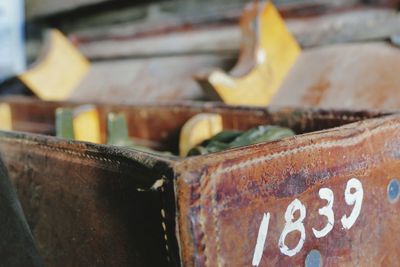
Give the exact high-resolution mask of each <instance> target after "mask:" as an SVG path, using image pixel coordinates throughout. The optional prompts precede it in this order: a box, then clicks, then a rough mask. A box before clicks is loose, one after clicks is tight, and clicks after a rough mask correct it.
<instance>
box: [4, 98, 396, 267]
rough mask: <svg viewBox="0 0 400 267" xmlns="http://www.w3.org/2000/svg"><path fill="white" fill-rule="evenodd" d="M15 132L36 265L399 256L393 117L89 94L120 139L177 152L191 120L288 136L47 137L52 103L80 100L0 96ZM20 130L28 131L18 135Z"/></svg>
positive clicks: (16, 179) (13, 170) (11, 160)
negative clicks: (202, 143)
mask: <svg viewBox="0 0 400 267" xmlns="http://www.w3.org/2000/svg"><path fill="white" fill-rule="evenodd" d="M0 102H3V103H8V104H9V105H10V107H11V111H12V122H13V127H14V130H15V131H14V132H4V131H3V132H0V156H1V158H2V159H3V160H4V161H5V163H6V166H7V169H8V172H9V175H10V177H11V179H12V181H13V183H14V185H15V186H16V188H17V193H18V196H19V198H20V200H21V203H22V206H23V209H24V212H25V214H26V216H27V219H28V222H29V225H30V227H31V229H32V232H33V235H34V237H35V239H36V242H37V245H38V248H39V252H40V254H41V256H42V257H43V259H44V261H45V263H46V265H49V266H59V265H63V266H93V265H96V266H128V265H129V266H179V265H183V266H298V265H303V264H304V263H305V262H306V261H307V260H311V261H312V260H317V261H322V263H323V265H324V266H365V265H369V266H371V265H374V266H376V265H385V266H389V265H391V266H393V265H396V264H398V261H397V251H398V247H400V238H399V237H397V234H396V233H397V229H398V221H399V219H400V218H399V213H398V210H399V208H400V206H399V205H400V204H399V202H398V201H397V198H398V194H399V183H398V180H397V178H398V177H400V167H399V166H400V164H399V163H400V154H399V151H400V117H399V115H396V114H394V115H393V114H392V115H391V114H388V113H384V112H372V111H370V112H365V111H333V110H312V109H293V108H281V109H279V108H278V109H274V108H270V109H266V108H247V107H227V106H223V105H221V104H213V103H208V104H200V103H186V104H185V103H181V104H178V103H169V104H160V103H158V104H139V103H138V104H136V105H113V104H101V103H97V104H96V103H94V105H95V106H96V107H97V109H98V111H99V113H100V115H101V118H102V120H101V121H103V123H102V125H101V128H102V136H103V138H104V135H105V116H106V114H107V113H108V112H111V111H118V112H123V113H125V115H126V117H127V121H128V124H129V132H130V135H131V136H133V137H136V138H141V139H146V140H149V141H151V143H156V144H158V145H159V146H160V147H163V148H165V149H169V150H172V151H176V150H177V141H178V134H179V130H180V128H181V127H182V125H183V124H184V123H185V121H186V120H188V119H189V118H190V117H191V116H193V115H195V114H197V113H201V112H213V113H219V114H221V115H222V117H223V122H224V127H225V128H227V129H240V130H245V129H249V128H251V127H253V126H256V125H260V124H278V125H284V126H288V127H290V128H292V129H293V130H294V131H295V132H296V133H297V135H296V136H294V137H289V138H285V139H282V140H278V141H274V142H266V143H260V144H256V145H251V146H245V147H240V148H236V149H230V150H226V151H223V152H219V153H213V154H209V155H206V156H196V157H190V158H178V159H176V158H170V157H163V156H158V155H155V154H151V153H146V152H141V151H137V150H132V149H125V148H121V147H115V146H109V145H96V144H91V143H84V142H77V141H69V140H64V139H58V138H55V137H51V136H48V135H43V134H51V133H53V132H54V111H55V109H56V108H57V107H60V106H64V107H72V106H77V105H80V103H56V102H40V101H37V100H27V99H13V98H4V99H1V100H0ZM24 132H32V133H24Z"/></svg>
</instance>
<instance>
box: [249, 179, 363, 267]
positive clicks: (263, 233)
mask: <svg viewBox="0 0 400 267" xmlns="http://www.w3.org/2000/svg"><path fill="white" fill-rule="evenodd" d="M318 195H319V197H320V198H321V199H323V200H326V202H327V204H326V206H324V207H322V208H320V209H319V210H318V213H319V214H320V215H321V216H325V217H326V218H327V224H326V225H325V226H324V227H323V228H321V229H315V228H312V231H313V234H314V236H315V237H316V238H322V237H324V236H326V235H327V234H329V232H330V231H332V229H333V225H334V221H335V215H334V212H333V209H332V207H333V201H334V195H333V191H332V190H331V189H329V188H321V189H319V192H318ZM363 197H364V191H363V187H362V184H361V182H360V181H359V180H358V179H356V178H352V179H350V180H349V181H348V182H347V185H346V189H345V192H344V199H345V201H346V203H347V205H354V208H353V210H352V212H351V213H350V215H349V216H347V215H343V216H342V218H341V223H342V226H343V228H344V229H346V230H348V229H350V228H351V227H352V226H353V225H354V223H355V222H356V220H357V218H358V216H359V215H360V211H361V205H362V201H363ZM297 211H298V212H299V214H300V215H299V216H298V218H297V219H296V220H295V217H294V214H295V212H297ZM270 217H271V215H270V213H269V212H266V213H264V214H263V218H262V220H261V224H260V228H259V230H258V236H257V242H256V247H255V250H254V254H253V266H258V265H259V264H260V261H261V258H262V254H263V251H264V245H265V241H266V240H267V234H268V225H269V220H270ZM305 218H306V207H305V206H304V205H303V204H302V203H301V202H300V200H298V199H297V198H296V199H295V200H293V201H292V202H291V203H290V204H289V206H288V207H287V209H286V212H285V226H284V228H283V230H282V233H281V235H280V237H279V241H278V246H279V249H280V251H281V253H282V254H284V255H287V256H290V257H292V256H294V255H296V254H297V253H299V251H300V250H301V249H302V247H303V245H304V241H305V240H306V231H305V228H304V224H303V221H304V219H305ZM295 231H298V232H300V240H299V241H298V243H297V245H296V246H295V247H293V248H289V247H288V246H287V245H286V243H285V239H286V236H287V235H288V234H290V233H291V232H295Z"/></svg>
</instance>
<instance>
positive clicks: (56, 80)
mask: <svg viewBox="0 0 400 267" xmlns="http://www.w3.org/2000/svg"><path fill="white" fill-rule="evenodd" d="M46 43H47V44H46V46H47V48H46V49H45V53H44V55H43V56H42V58H40V59H39V60H38V62H37V63H36V64H35V65H34V66H33V67H32V68H31V69H29V70H27V71H26V72H25V73H23V74H21V75H19V78H20V80H21V81H22V82H23V83H24V84H25V85H26V86H27V87H28V88H29V89H30V90H32V91H33V93H35V94H36V95H37V96H38V97H40V98H41V99H44V100H64V99H66V98H68V97H69V96H70V94H71V93H72V91H73V90H74V89H75V88H76V87H77V85H78V84H79V83H80V82H81V80H82V79H83V77H84V76H85V75H86V73H87V72H88V70H89V67H90V64H89V62H88V61H87V60H86V58H85V57H84V56H82V55H81V54H80V52H79V51H78V50H77V49H76V48H75V47H74V46H73V45H72V44H71V43H70V42H69V41H68V39H67V38H66V37H65V36H64V35H63V34H62V33H61V32H60V31H58V30H50V32H49V36H48V39H47V42H46Z"/></svg>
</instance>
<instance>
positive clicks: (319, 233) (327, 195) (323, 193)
mask: <svg viewBox="0 0 400 267" xmlns="http://www.w3.org/2000/svg"><path fill="white" fill-rule="evenodd" d="M318 194H319V197H320V198H321V199H325V200H326V201H327V202H328V204H327V205H326V206H325V207H323V208H320V209H319V210H318V213H319V214H320V215H323V216H325V217H326V218H327V219H328V223H327V224H326V226H325V227H324V228H323V229H321V230H316V229H314V228H313V229H312V230H313V233H314V235H315V237H316V238H321V237H324V236H326V235H327V234H329V232H330V231H332V229H333V224H334V223H335V215H334V213H333V210H332V207H333V199H334V197H333V192H332V190H330V189H329V188H321V189H320V190H319V192H318Z"/></svg>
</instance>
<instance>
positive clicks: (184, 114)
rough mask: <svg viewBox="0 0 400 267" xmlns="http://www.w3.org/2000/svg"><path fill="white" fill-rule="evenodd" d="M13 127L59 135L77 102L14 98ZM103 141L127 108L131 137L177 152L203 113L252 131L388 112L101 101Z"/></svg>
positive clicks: (303, 128) (313, 127)
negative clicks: (58, 121)
mask: <svg viewBox="0 0 400 267" xmlns="http://www.w3.org/2000/svg"><path fill="white" fill-rule="evenodd" d="M9 104H10V106H11V111H12V121H13V130H15V131H25V132H31V133H38V134H46V135H55V110H56V108H57V107H60V106H63V107H70V108H74V107H77V106H79V104H77V103H54V102H50V103H49V102H47V103H44V102H39V101H10V102H9ZM96 106H97V109H98V111H99V115H100V127H101V137H102V142H103V143H106V138H107V127H106V124H107V121H106V118H107V114H108V113H109V112H115V113H119V112H122V113H124V114H125V116H126V121H127V124H128V128H129V136H130V137H131V138H132V139H133V141H134V142H135V143H136V144H138V145H144V146H148V147H150V148H153V149H158V150H166V151H171V152H173V153H177V151H178V141H179V133H180V129H181V127H182V126H183V125H184V123H185V122H186V121H187V120H189V119H190V118H191V117H192V116H194V115H195V114H198V113H204V112H207V113H219V114H221V115H222V118H223V124H224V126H223V127H224V129H232V130H248V129H250V128H252V127H255V126H258V125H265V124H273V125H280V126H286V127H289V128H291V129H292V130H293V131H294V132H295V133H296V134H302V133H305V132H312V131H317V130H322V129H328V128H332V127H337V126H341V125H344V124H347V123H351V122H354V121H358V120H361V119H365V118H370V117H375V116H379V115H382V114H381V113H377V112H363V111H359V112H349V111H329V110H310V109H307V110H304V109H290V108H283V109H273V110H270V109H264V108H245V107H236V108H235V107H222V106H221V105H219V104H215V105H210V104H208V105H202V104H199V103H196V104H191V105H190V104H177V105H173V104H166V105H157V106H156V105H151V104H146V105H143V104H141V105H134V106H133V105H130V106H127V105H108V104H104V105H103V104H97V105H96Z"/></svg>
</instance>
